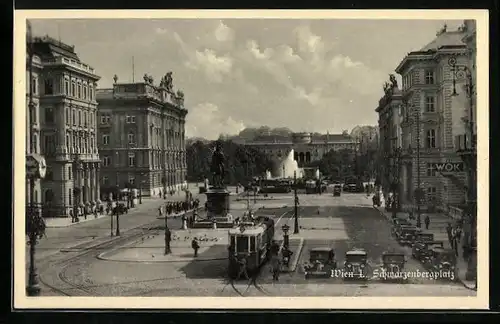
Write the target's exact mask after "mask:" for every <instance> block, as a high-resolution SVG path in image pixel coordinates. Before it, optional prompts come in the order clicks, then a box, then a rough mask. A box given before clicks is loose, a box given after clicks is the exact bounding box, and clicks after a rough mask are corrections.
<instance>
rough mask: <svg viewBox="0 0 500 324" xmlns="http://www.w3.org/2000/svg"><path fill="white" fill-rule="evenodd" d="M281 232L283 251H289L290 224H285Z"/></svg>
mask: <svg viewBox="0 0 500 324" xmlns="http://www.w3.org/2000/svg"><path fill="white" fill-rule="evenodd" d="M281 230H282V231H283V249H284V250H288V248H289V246H290V237H289V236H288V231H289V230H290V226H288V224H284V225H283V226H281Z"/></svg>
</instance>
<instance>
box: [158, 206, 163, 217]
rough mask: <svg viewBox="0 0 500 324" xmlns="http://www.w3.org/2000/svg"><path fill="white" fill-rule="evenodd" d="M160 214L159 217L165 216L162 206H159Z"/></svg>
mask: <svg viewBox="0 0 500 324" xmlns="http://www.w3.org/2000/svg"><path fill="white" fill-rule="evenodd" d="M158 215H159V217H162V216H163V210H162V208H161V206H160V207H158Z"/></svg>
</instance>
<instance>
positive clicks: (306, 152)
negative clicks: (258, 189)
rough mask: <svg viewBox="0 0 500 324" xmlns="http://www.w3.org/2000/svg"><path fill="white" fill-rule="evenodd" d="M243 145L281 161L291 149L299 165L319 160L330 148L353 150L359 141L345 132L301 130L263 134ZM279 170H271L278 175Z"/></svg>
mask: <svg viewBox="0 0 500 324" xmlns="http://www.w3.org/2000/svg"><path fill="white" fill-rule="evenodd" d="M244 145H246V146H249V147H254V148H256V149H258V150H259V151H261V152H263V153H265V154H266V155H268V156H269V157H270V158H271V159H273V160H274V161H283V160H284V159H286V158H287V157H288V156H289V154H290V152H291V150H292V149H293V151H294V155H293V159H294V160H295V161H297V163H298V166H299V167H304V166H307V165H308V164H309V163H311V162H313V161H318V160H321V158H322V157H323V155H325V154H326V153H328V152H329V151H331V150H334V151H339V150H342V149H349V150H353V151H354V150H357V149H359V141H356V140H355V139H354V138H352V137H351V136H349V135H348V134H347V133H346V134H328V133H327V134H326V135H314V134H312V133H308V132H301V133H293V134H291V135H290V136H274V135H268V136H266V135H264V136H260V137H257V138H256V139H254V140H253V141H251V142H245V144H244ZM280 172H282V171H281V170H273V175H274V176H280Z"/></svg>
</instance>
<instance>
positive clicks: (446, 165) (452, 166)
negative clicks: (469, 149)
mask: <svg viewBox="0 0 500 324" xmlns="http://www.w3.org/2000/svg"><path fill="white" fill-rule="evenodd" d="M428 167H430V168H432V169H434V170H436V171H437V172H446V173H455V172H464V171H465V167H464V163H463V162H435V163H428Z"/></svg>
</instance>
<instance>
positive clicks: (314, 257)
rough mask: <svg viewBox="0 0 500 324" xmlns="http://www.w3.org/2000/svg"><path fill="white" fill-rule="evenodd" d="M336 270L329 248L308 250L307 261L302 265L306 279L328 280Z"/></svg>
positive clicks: (333, 255) (331, 251) (332, 252)
mask: <svg viewBox="0 0 500 324" xmlns="http://www.w3.org/2000/svg"><path fill="white" fill-rule="evenodd" d="M336 268H337V262H336V261H335V252H334V250H333V249H332V248H329V247H317V248H312V249H310V250H309V261H308V262H306V263H305V264H304V274H305V277H306V279H308V278H312V277H319V278H328V277H330V276H331V273H332V270H334V269H336Z"/></svg>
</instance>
